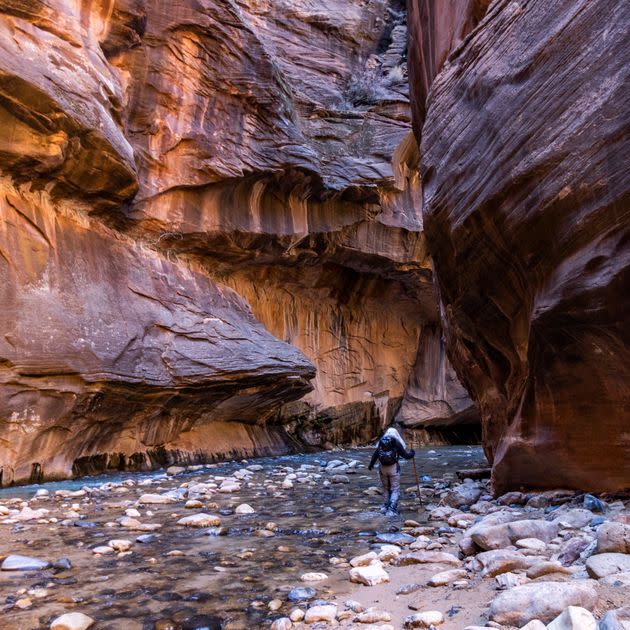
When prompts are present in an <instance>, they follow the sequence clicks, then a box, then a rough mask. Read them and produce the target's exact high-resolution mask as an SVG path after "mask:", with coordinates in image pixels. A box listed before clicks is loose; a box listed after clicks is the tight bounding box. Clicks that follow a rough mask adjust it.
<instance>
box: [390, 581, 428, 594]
mask: <svg viewBox="0 0 630 630" xmlns="http://www.w3.org/2000/svg"><path fill="white" fill-rule="evenodd" d="M421 588H422V584H415V583H412V584H403V585H402V586H399V587H398V588H397V589H396V595H409V594H410V593H415V592H416V591H419V590H420V589H421Z"/></svg>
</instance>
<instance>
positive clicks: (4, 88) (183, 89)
mask: <svg viewBox="0 0 630 630" xmlns="http://www.w3.org/2000/svg"><path fill="white" fill-rule="evenodd" d="M1 11H2V12H1V13H0V122H2V125H3V129H5V130H7V132H6V133H5V134H3V137H2V138H0V173H1V174H2V175H3V177H4V178H3V180H2V182H1V183H0V209H1V212H2V216H3V219H4V221H5V223H4V224H3V226H2V232H0V234H1V236H2V241H1V242H0V273H2V282H3V287H2V291H3V292H4V293H3V299H4V301H5V302H6V304H7V305H8V306H7V308H6V309H5V311H4V312H3V313H2V315H0V325H1V330H2V333H3V335H5V336H4V337H1V336H0V375H1V376H0V378H1V379H2V385H0V427H2V428H1V429H0V464H1V465H2V470H3V472H2V483H8V482H12V481H24V480H27V479H29V478H32V479H40V478H45V477H51V476H64V475H68V474H69V473H70V471H71V470H72V469H73V467H74V470H75V472H81V471H94V470H98V469H99V468H103V467H125V466H138V467H142V466H146V465H150V464H152V463H155V462H158V461H172V460H177V459H181V460H184V459H196V458H201V457H212V456H220V455H225V454H227V453H230V452H232V453H240V454H248V453H256V452H257V453H261V452H277V451H278V450H281V449H286V448H288V446H289V444H291V443H294V442H293V441H294V440H296V439H297V440H298V441H299V442H301V444H302V445H317V446H320V445H323V446H330V445H334V444H339V443H349V442H356V441H366V440H369V439H371V438H372V437H374V436H375V435H376V434H377V433H378V431H379V430H380V429H381V427H382V426H383V424H384V423H386V422H388V421H389V420H391V419H392V418H393V417H394V416H395V415H396V413H397V411H398V408H399V407H400V405H401V401H402V400H403V397H404V396H405V391H406V389H407V385H408V384H410V383H411V384H412V386H415V385H413V384H414V383H415V382H416V380H417V373H418V371H417V369H415V368H414V366H415V365H417V362H418V360H419V359H418V358H417V357H418V348H419V346H420V347H424V346H423V345H422V339H423V335H424V330H425V328H426V330H429V331H430V335H431V336H432V338H433V337H435V335H436V332H435V331H436V328H435V326H436V322H437V321H438V309H437V298H436V292H435V287H434V286H433V282H432V270H431V261H430V259H429V257H428V253H427V249H426V243H425V238H424V234H423V232H422V217H421V216H420V207H421V187H420V177H419V174H418V168H417V165H418V160H419V154H418V149H417V145H416V143H415V140H414V138H413V134H412V133H411V130H410V110H409V99H408V88H407V75H406V72H407V70H406V65H407V64H406V14H405V10H404V6H403V5H402V2H400V1H399V0H368V2H364V1H360V2H359V1H358V0H357V1H356V2H354V1H352V2H347V3H343V4H340V3H338V2H336V0H335V1H333V0H327V1H326V2H321V1H318V2H315V1H314V0H299V1H294V0H291V1H288V0H273V1H271V0H270V1H266V2H249V1H246V0H200V1H197V2H190V1H188V0H182V1H181V2H177V3H175V4H174V3H173V2H171V1H170V0H169V1H168V2H167V1H165V0H105V1H103V2H80V1H78V0H62V1H61V2H57V3H55V7H54V9H53V8H52V7H51V5H49V4H47V3H44V2H32V1H28V2H27V1H22V0H16V1H14V2H12V3H10V4H9V5H7V6H4V7H2V10H1ZM228 287H230V288H228ZM239 296H242V297H239ZM242 298H244V299H242ZM245 300H246V301H247V302H248V303H249V305H248V304H247V303H246V302H245ZM250 308H251V310H250ZM119 321H122V322H123V325H117V324H118V322H119ZM272 335H273V336H272ZM274 336H275V337H274ZM431 356H432V357H434V356H435V362H434V364H431V363H430V362H428V361H426V360H425V361H424V362H423V364H422V365H423V367H422V370H423V371H425V372H427V371H428V373H431V374H432V371H435V372H439V374H442V372H444V374H447V373H449V367H448V365H447V363H446V362H445V360H444V357H443V355H442V356H441V357H439V358H438V357H437V356H436V355H433V354H432V355H431ZM314 368H316V369H317V372H316V377H315V378H314V380H312V382H311V383H310V384H309V383H308V381H309V380H311V379H312V377H313V376H314V374H315V372H314ZM414 370H415V371H414ZM434 376H435V375H434ZM435 378H436V379H437V380H440V378H441V376H440V375H437V376H435ZM410 379H411V380H410ZM442 382H443V383H444V385H443V386H442V387H438V388H433V389H432V391H431V392H429V393H428V397H429V398H430V399H431V400H435V401H437V403H438V405H437V406H438V407H440V410H439V418H437V420H438V421H439V422H443V420H444V416H445V412H444V409H446V408H447V406H448V405H450V404H451V402H450V401H451V400H452V399H453V398H458V399H459V397H460V394H461V387H460V386H459V385H458V384H457V383H456V382H455V381H453V379H452V378H450V377H447V378H445V379H442ZM309 389H312V390H313V391H312V393H310V394H308V395H307V396H306V397H303V395H304V394H305V393H306V392H308V391H309ZM451 389H453V392H454V393H451ZM441 397H444V398H445V400H446V401H447V402H446V405H447V406H444V405H442V406H440V405H439V399H440V398H441ZM426 398H427V396H425V395H424V394H423V396H421V397H418V396H412V397H407V398H405V406H404V410H405V421H406V422H407V423H410V424H413V423H414V418H415V417H417V418H418V420H420V419H421V420H422V422H423V426H424V425H426V424H428V425H430V424H431V413H430V411H427V409H429V408H428V407H427V406H426V404H425V402H426ZM298 399H299V400H298ZM466 406H468V407H469V408H472V407H471V403H470V402H469V401H468V400H464V399H462V400H458V403H457V405H455V406H453V407H452V408H453V413H454V414H455V416H458V414H460V412H461V411H462V409H463V408H465V407H466ZM416 408H417V410H418V413H419V415H417V416H415V415H414V414H415V411H414V410H415V409H416ZM420 411H422V414H420ZM27 418H28V421H27V420H26V419H27ZM228 423H234V424H228ZM28 427H30V428H28ZM226 436H231V437H226Z"/></svg>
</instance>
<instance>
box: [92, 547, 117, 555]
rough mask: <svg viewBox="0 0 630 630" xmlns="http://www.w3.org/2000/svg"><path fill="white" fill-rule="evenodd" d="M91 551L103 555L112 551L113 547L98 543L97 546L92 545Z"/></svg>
mask: <svg viewBox="0 0 630 630" xmlns="http://www.w3.org/2000/svg"><path fill="white" fill-rule="evenodd" d="M92 553H98V554H100V555H105V554H108V553H114V549H113V548H112V547H110V546H108V545H100V546H99V547H94V548H93V549H92Z"/></svg>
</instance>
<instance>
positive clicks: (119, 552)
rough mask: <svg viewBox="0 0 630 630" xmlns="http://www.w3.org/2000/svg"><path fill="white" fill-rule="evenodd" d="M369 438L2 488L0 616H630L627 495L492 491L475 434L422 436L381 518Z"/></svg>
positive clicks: (523, 623) (561, 623)
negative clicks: (391, 515) (445, 438)
mask: <svg viewBox="0 0 630 630" xmlns="http://www.w3.org/2000/svg"><path fill="white" fill-rule="evenodd" d="M370 454H371V451H370V450H368V449H357V450H352V451H339V452H335V453H325V454H321V453H320V454H316V455H302V456H290V457H280V458H265V459H260V460H249V461H240V462H230V463H226V464H220V465H219V464H214V465H209V466H191V467H187V468H177V467H173V468H170V469H168V470H167V471H165V472H164V471H162V472H160V473H156V474H151V475H148V474H144V475H142V474H137V475H129V474H124V475H117V476H113V477H101V478H91V479H84V480H79V481H74V482H64V483H60V484H47V485H45V486H37V487H22V488H16V489H7V490H4V491H2V492H1V493H0V532H2V536H1V538H0V561H1V562H2V565H1V566H2V570H1V571H0V602H1V606H2V614H1V616H0V628H2V629H11V630H16V629H19V630H22V629H23V630H30V629H31V628H33V629H34V628H52V629H53V630H63V629H64V628H66V629H72V630H75V629H83V628H88V627H90V628H93V629H94V630H104V629H106V628H108V629H110V628H111V629H123V628H124V629H125V630H136V629H137V630H141V629H142V630H144V629H147V630H149V629H150V630H153V629H159V630H170V629H173V630H175V629H180V628H181V629H182V630H185V629H199V630H200V629H202V628H210V629H215V628H216V629H219V628H221V629H225V630H236V629H246V628H273V629H274V630H285V629H288V628H296V629H299V628H312V629H316V628H326V627H333V626H336V627H342V628H357V629H358V628H362V629H365V630H369V629H372V630H375V629H376V628H379V629H380V630H388V629H390V630H391V629H397V628H404V627H411V628H413V627H420V628H421V627H432V626H435V627H440V628H445V629H453V630H454V629H461V628H473V627H495V628H514V627H516V628H520V627H527V628H528V630H537V629H538V630H539V629H541V628H545V627H547V628H550V629H551V630H564V629H573V630H578V629H579V630H582V629H595V628H597V627H598V625H599V628H600V629H601V630H619V629H621V630H625V629H627V628H628V627H630V609H628V608H626V609H624V606H629V605H630V596H629V593H630V497H628V496H625V495H622V494H619V495H614V496H613V495H603V496H598V497H596V496H592V495H585V494H583V493H577V492H573V491H562V490H558V491H551V492H539V493H509V494H507V495H504V496H502V497H499V498H498V499H493V498H492V496H491V494H490V493H489V487H488V481H487V480H485V479H474V478H466V473H464V474H462V475H460V477H461V479H460V478H459V477H458V476H457V475H456V474H455V471H457V470H462V469H466V470H471V471H472V472H471V473H470V475H471V477H477V476H478V475H479V474H480V473H481V471H474V470H473V469H478V468H480V467H483V466H484V465H485V461H484V459H483V455H482V453H481V450H480V449H478V448H475V447H461V448H456V447H443V448H435V449H428V448H425V449H420V450H419V451H418V455H417V461H418V462H419V463H420V471H419V472H420V474H421V475H422V482H421V486H422V488H421V495H422V496H421V499H422V506H420V504H419V501H418V497H417V491H416V488H415V478H414V476H413V472H412V468H411V466H409V465H406V466H405V468H404V473H403V487H404V488H405V493H404V495H403V497H404V498H403V501H402V505H401V507H402V515H401V517H400V518H398V519H387V518H385V517H384V516H382V515H381V514H380V513H379V512H378V507H379V505H380V502H381V497H380V495H379V492H380V490H379V487H378V486H379V484H378V477H377V475H376V474H375V473H374V472H372V473H370V472H368V471H367V469H366V464H367V461H368V459H369V456H370Z"/></svg>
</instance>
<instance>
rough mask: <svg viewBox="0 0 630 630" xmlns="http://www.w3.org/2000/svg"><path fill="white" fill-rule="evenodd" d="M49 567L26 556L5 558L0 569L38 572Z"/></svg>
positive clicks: (43, 561)
mask: <svg viewBox="0 0 630 630" xmlns="http://www.w3.org/2000/svg"><path fill="white" fill-rule="evenodd" d="M49 566H50V563H49V562H46V561H45V560H38V559H37V558H29V557H28V556H20V555H12V556H7V557H6V558H5V559H4V561H3V562H2V566H1V567H0V568H1V569H2V571H38V570H39V569H46V568H48V567H49Z"/></svg>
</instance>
